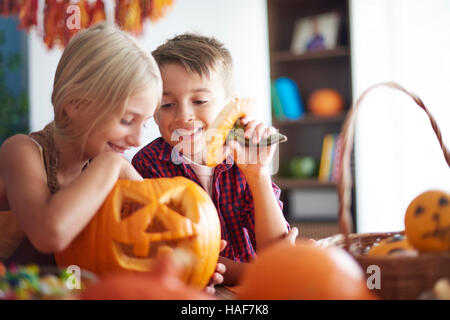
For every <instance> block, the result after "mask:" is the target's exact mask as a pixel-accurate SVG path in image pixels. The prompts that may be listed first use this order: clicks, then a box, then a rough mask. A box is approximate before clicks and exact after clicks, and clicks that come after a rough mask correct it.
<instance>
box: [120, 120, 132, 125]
mask: <svg viewBox="0 0 450 320" xmlns="http://www.w3.org/2000/svg"><path fill="white" fill-rule="evenodd" d="M120 123H121V124H123V125H125V126H131V124H132V123H133V120H130V121H128V120H125V119H121V120H120Z"/></svg>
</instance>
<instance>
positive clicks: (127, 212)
mask: <svg viewBox="0 0 450 320" xmlns="http://www.w3.org/2000/svg"><path fill="white" fill-rule="evenodd" d="M142 207H144V205H143V204H142V203H139V202H136V201H134V200H131V199H127V198H125V199H123V202H122V207H121V208H120V220H123V219H126V218H128V217H129V216H131V215H132V214H133V213H134V212H136V211H138V210H139V209H141V208H142Z"/></svg>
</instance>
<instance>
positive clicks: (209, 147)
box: [205, 98, 251, 167]
mask: <svg viewBox="0 0 450 320" xmlns="http://www.w3.org/2000/svg"><path fill="white" fill-rule="evenodd" d="M250 106H251V104H250V99H249V98H244V99H237V98H236V99H234V100H233V101H231V102H230V103H228V104H227V105H226V106H225V107H224V108H223V109H222V110H221V111H220V113H219V114H218V115H217V117H216V119H214V121H213V123H212V124H211V126H210V128H209V130H208V135H207V137H206V155H205V163H206V165H207V166H209V167H214V166H216V165H218V164H220V163H222V161H223V160H224V159H225V157H226V155H225V154H224V152H223V146H224V144H225V141H226V139H227V136H228V133H229V132H230V130H231V129H232V128H233V126H234V125H235V123H236V121H237V120H238V119H239V118H242V117H245V116H247V115H248V113H249V111H250Z"/></svg>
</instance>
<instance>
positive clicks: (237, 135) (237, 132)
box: [227, 119, 287, 147]
mask: <svg viewBox="0 0 450 320" xmlns="http://www.w3.org/2000/svg"><path fill="white" fill-rule="evenodd" d="M244 130H245V126H244V125H243V124H242V123H241V121H239V119H238V120H237V121H236V123H235V124H234V126H233V128H232V129H231V130H230V132H229V133H228V136H227V140H236V141H237V142H239V143H240V144H242V145H244V146H246V147H249V146H250V147H267V146H271V145H273V144H277V143H283V142H286V141H287V137H286V136H285V135H284V134H281V133H279V132H276V133H272V134H271V135H270V136H268V137H267V138H266V139H261V140H260V141H259V143H256V144H255V143H252V142H251V141H250V139H248V138H246V137H245V136H244Z"/></svg>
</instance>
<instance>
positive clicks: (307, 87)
mask: <svg viewBox="0 0 450 320" xmlns="http://www.w3.org/2000/svg"><path fill="white" fill-rule="evenodd" d="M267 6H268V7H267V8H268V22H269V48H270V64H271V66H270V67H271V80H272V81H275V80H276V79H278V78H280V77H288V78H290V79H292V80H294V81H295V83H296V84H297V86H298V88H299V91H300V96H301V99H302V104H303V106H304V109H305V112H306V113H305V114H303V116H302V117H301V118H299V119H297V120H280V119H277V118H276V117H275V115H273V117H272V119H273V125H274V126H275V127H276V128H278V129H279V130H280V132H282V133H283V134H285V135H287V136H288V141H287V142H286V143H283V144H281V145H280V147H279V163H280V168H281V167H283V166H285V165H286V163H287V162H288V161H289V160H290V159H292V158H294V157H306V156H308V157H313V158H314V159H315V160H316V163H317V167H319V166H320V160H321V156H322V145H323V142H324V137H325V136H326V135H330V134H331V135H337V134H338V133H339V132H340V129H341V126H342V123H343V121H344V119H345V116H346V114H347V112H348V109H349V107H350V105H351V102H352V92H351V87H352V86H351V50H350V44H349V40H350V35H349V21H348V16H349V14H348V12H349V10H348V7H349V6H348V2H347V0H267ZM329 12H337V13H338V14H339V16H340V22H339V27H338V31H337V42H336V45H335V46H334V47H333V48H328V49H320V50H314V51H306V52H302V53H297V52H294V51H291V43H292V37H293V34H294V32H295V26H296V23H297V22H298V21H299V19H302V18H306V17H311V16H317V15H321V14H324V13H329ZM320 88H333V89H335V90H337V91H338V92H339V93H340V94H341V96H342V97H343V100H344V110H343V111H342V112H341V113H339V114H337V115H334V116H330V117H319V116H315V115H313V114H310V113H308V111H307V99H308V97H309V95H310V94H311V93H312V92H314V91H315V90H317V89H320ZM274 182H275V183H276V184H277V185H278V186H279V187H280V188H281V190H282V199H281V200H282V201H283V202H284V205H285V207H284V210H283V211H284V213H285V214H286V216H287V218H288V220H289V221H290V222H291V223H292V224H293V225H296V224H302V223H306V224H307V225H308V224H314V226H316V225H317V224H320V221H321V220H323V219H322V218H321V217H318V218H317V221H314V219H311V216H308V219H302V216H301V214H299V212H298V209H299V208H297V207H296V206H294V205H293V203H298V201H294V200H295V199H294V200H293V197H295V194H297V193H299V192H300V193H301V192H305V194H306V193H317V194H321V193H323V194H324V195H325V194H326V197H331V196H332V195H331V194H330V193H332V192H334V193H336V183H335V182H333V181H331V179H330V180H327V181H320V180H319V179H318V178H317V175H315V176H313V177H308V178H302V179H299V178H294V177H289V176H286V175H285V174H283V173H282V171H279V173H278V175H277V176H274ZM324 197H325V196H324ZM336 197H337V193H336ZM314 199H317V198H314ZM318 205H319V204H318ZM296 210H297V211H296ZM328 210H329V209H328ZM337 210H338V208H337V206H336V208H335V213H336V217H335V219H334V222H333V221H332V220H333V219H331V220H330V218H329V215H328V216H327V217H328V218H327V223H328V224H330V223H331V222H333V223H336V225H337ZM306 220H307V221H306ZM330 221H331V222H330ZM319 229H320V228H319ZM321 230H322V229H321ZM323 230H337V229H336V228H331V227H330V228H324V229H323ZM328 235H329V234H326V233H324V234H316V236H315V238H318V237H320V236H322V237H326V236H328Z"/></svg>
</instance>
